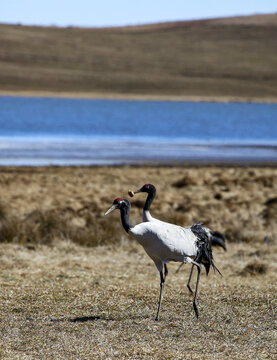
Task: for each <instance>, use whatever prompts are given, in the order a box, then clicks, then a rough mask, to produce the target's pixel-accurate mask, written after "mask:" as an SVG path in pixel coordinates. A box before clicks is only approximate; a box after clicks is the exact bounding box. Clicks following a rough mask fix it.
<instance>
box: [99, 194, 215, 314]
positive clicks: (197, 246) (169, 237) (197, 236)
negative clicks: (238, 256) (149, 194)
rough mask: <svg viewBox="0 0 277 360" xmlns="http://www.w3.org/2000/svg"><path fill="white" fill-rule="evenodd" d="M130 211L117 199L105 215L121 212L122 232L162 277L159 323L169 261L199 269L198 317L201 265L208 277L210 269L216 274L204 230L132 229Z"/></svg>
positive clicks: (152, 225) (151, 225)
mask: <svg viewBox="0 0 277 360" xmlns="http://www.w3.org/2000/svg"><path fill="white" fill-rule="evenodd" d="M130 208H131V204H130V203H129V201H128V200H126V199H122V198H117V199H115V200H114V202H113V205H112V206H111V207H110V209H109V210H108V211H107V212H106V213H105V215H107V214H109V213H110V212H111V211H113V210H115V209H119V210H120V214H121V222H122V226H123V228H124V229H125V231H126V232H127V233H128V234H130V235H131V236H132V237H134V238H135V239H136V240H137V241H138V242H139V243H140V244H141V245H142V246H143V248H144V250H145V251H146V253H147V254H148V255H149V257H150V258H151V259H152V260H153V261H154V263H155V265H156V267H157V269H158V271H159V273H160V279H161V282H160V297H159V305H158V311H157V315H156V320H159V313H160V307H161V302H162V296H163V291H164V285H165V279H166V276H167V274H168V270H167V266H166V264H167V263H168V262H170V261H178V262H181V263H182V264H183V263H191V264H193V265H195V266H196V267H197V270H198V274H197V281H196V288H195V294H194V299H193V307H194V311H195V314H196V316H197V317H198V307H197V290H198V284H199V279H200V273H201V264H203V265H204V266H205V268H206V272H207V274H208V272H209V269H210V266H211V265H212V266H213V268H214V269H216V270H217V268H216V266H215V265H214V262H213V256H212V250H211V245H210V243H209V241H208V237H207V234H206V232H205V231H204V230H203V227H202V226H201V224H194V225H193V226H191V227H190V228H183V227H181V226H178V225H174V224H169V223H165V222H162V221H159V220H157V221H153V222H143V223H140V224H138V225H135V226H133V225H131V224H130V222H129V214H130ZM163 269H164V272H163ZM218 271H219V270H218Z"/></svg>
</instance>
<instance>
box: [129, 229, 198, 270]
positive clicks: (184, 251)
mask: <svg viewBox="0 0 277 360" xmlns="http://www.w3.org/2000/svg"><path fill="white" fill-rule="evenodd" d="M129 234H130V235H132V236H133V237H134V238H135V239H136V240H137V241H138V242H139V243H140V244H141V245H142V246H143V247H144V249H145V251H146V252H147V254H148V255H149V256H150V257H151V258H153V257H154V258H156V259H159V260H160V262H161V263H163V264H165V263H168V262H169V261H178V262H182V263H186V262H188V261H187V258H188V257H192V258H195V256H196V254H197V247H196V242H197V238H196V236H195V235H194V234H193V232H192V231H191V230H190V229H184V228H182V227H181V226H177V225H174V224H167V223H163V222H144V223H141V224H138V225H135V226H134V227H133V228H131V229H130V230H129ZM155 263H156V262H155ZM158 270H160V268H159V269H158Z"/></svg>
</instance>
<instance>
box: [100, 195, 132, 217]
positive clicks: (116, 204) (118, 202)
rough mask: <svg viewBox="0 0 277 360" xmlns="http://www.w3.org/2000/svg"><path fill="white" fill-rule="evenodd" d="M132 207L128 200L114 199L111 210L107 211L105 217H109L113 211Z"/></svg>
mask: <svg viewBox="0 0 277 360" xmlns="http://www.w3.org/2000/svg"><path fill="white" fill-rule="evenodd" d="M130 206H131V205H130V203H129V201H128V200H126V199H123V198H116V199H114V201H113V204H112V206H111V207H110V208H109V210H107V211H106V212H105V214H104V215H108V214H109V213H110V212H112V211H113V210H116V209H121V208H123V207H130Z"/></svg>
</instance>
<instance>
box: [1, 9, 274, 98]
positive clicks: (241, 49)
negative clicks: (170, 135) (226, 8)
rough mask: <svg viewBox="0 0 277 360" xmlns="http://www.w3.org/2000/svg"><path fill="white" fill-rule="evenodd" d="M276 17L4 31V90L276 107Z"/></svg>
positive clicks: (12, 27)
mask: <svg viewBox="0 0 277 360" xmlns="http://www.w3.org/2000/svg"><path fill="white" fill-rule="evenodd" d="M276 39H277V14H272V15H257V16H248V17H237V18H225V19H214V20H201V21H189V22H176V23H164V24H157V25H145V26H133V27H122V28H103V29H93V28H56V27H31V26H20V25H3V24H2V25H0V91H1V93H8V92H18V91H19V92H30V93H35V92H37V91H42V92H50V93H63V94H65V95H66V94H71V95H72V94H75V95H76V96H78V94H79V95H81V94H87V95H88V96H93V94H98V95H100V96H101V95H102V96H107V95H112V96H118V95H119V96H120V95H121V96H136V95H141V94H143V95H147V96H150V97H151V96H158V97H159V96H160V97H170V96H176V97H180V98H182V97H184V98H185V97H189V96H192V97H193V96H195V97H200V98H201V97H202V98H203V97H214V98H223V97H226V98H237V99H240V98H241V99H250V100H251V99H260V100H268V99H271V101H276V100H277V66H276V65H277V42H276Z"/></svg>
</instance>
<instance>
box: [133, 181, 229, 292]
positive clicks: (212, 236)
mask: <svg viewBox="0 0 277 360" xmlns="http://www.w3.org/2000/svg"><path fill="white" fill-rule="evenodd" d="M128 193H129V195H130V196H131V197H133V196H134V195H135V194H137V193H147V194H148V195H147V198H146V200H145V204H144V207H143V213H142V219H143V221H145V222H159V223H165V222H164V221H161V220H158V219H156V218H154V217H153V216H151V214H150V207H151V204H152V202H153V200H154V199H155V197H156V194H157V191H156V188H155V186H154V185H152V184H145V185H143V186H142V187H141V188H140V189H139V190H136V191H130V190H129V192H128ZM189 228H190V227H185V229H189ZM201 228H202V229H203V231H204V232H205V234H206V235H205V236H207V238H208V240H209V242H210V244H211V245H212V246H220V247H222V248H223V249H224V250H225V251H226V245H225V239H224V235H223V234H221V233H220V232H219V231H212V230H210V229H209V228H207V227H205V226H202V227H201ZM182 266H183V264H181V265H180V266H179V268H178V269H177V271H176V272H179V270H180V269H181V267H182ZM193 268H194V265H192V268H191V272H190V276H189V280H188V283H187V287H188V289H189V291H190V292H191V293H193V291H192V289H191V287H190V281H191V277H192V273H193Z"/></svg>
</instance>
